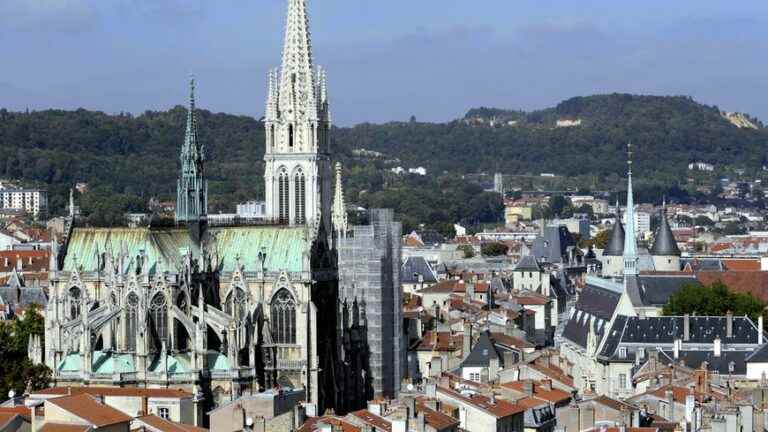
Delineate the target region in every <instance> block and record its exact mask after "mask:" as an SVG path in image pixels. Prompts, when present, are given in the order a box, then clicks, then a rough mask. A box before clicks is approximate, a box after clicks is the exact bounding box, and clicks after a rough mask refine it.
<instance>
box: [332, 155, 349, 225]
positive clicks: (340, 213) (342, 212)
mask: <svg viewBox="0 0 768 432" xmlns="http://www.w3.org/2000/svg"><path fill="white" fill-rule="evenodd" d="M331 214H332V219H333V226H334V228H335V229H336V232H338V233H339V235H344V233H346V232H347V207H346V204H345V203H344V189H343V186H342V182H341V162H336V190H335V191H334V195H333V208H332V209H331Z"/></svg>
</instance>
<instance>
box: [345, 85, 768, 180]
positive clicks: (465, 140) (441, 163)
mask: <svg viewBox="0 0 768 432" xmlns="http://www.w3.org/2000/svg"><path fill="white" fill-rule="evenodd" d="M744 117H745V118H746V119H749V120H751V121H752V122H753V123H754V124H755V126H757V129H752V128H748V127H742V128H739V127H737V126H735V125H734V124H733V123H732V122H730V121H729V120H727V119H726V118H725V117H724V116H723V115H721V113H720V111H719V110H718V109H717V108H716V107H709V106H705V105H701V104H699V103H696V102H695V101H693V100H692V99H690V98H688V97H657V96H633V95H625V94H611V95H599V96H589V97H576V98H572V99H569V100H566V101H564V102H562V103H560V104H559V105H558V106H556V107H554V108H549V109H545V110H541V111H534V112H522V111H510V110H501V109H494V108H478V109H473V110H470V111H469V112H468V113H467V115H466V116H465V117H464V118H463V119H461V120H457V121H454V122H451V123H448V124H423V123H414V122H412V123H391V124H385V125H367V124H364V125H359V126H357V127H355V128H352V129H349V130H344V131H342V133H341V134H340V135H341V136H342V137H343V139H344V140H345V141H349V142H356V143H358V144H357V145H358V146H361V147H364V148H366V149H369V150H375V151H379V152H382V153H384V154H385V155H387V156H390V155H391V156H397V157H399V158H400V159H403V160H404V162H405V163H406V164H411V165H412V164H424V165H425V166H429V167H432V168H433V169H436V170H439V171H443V170H447V171H458V172H478V171H493V170H498V171H500V172H504V173H509V174H512V173H520V174H522V173H530V174H534V175H536V174H538V173H541V172H549V173H555V174H559V175H567V176H573V175H579V174H595V175H598V176H604V175H608V174H610V173H616V172H621V171H622V167H623V166H624V160H625V158H626V152H625V150H626V149H625V146H626V144H627V143H628V142H632V143H633V145H634V147H635V151H636V154H635V159H636V164H637V169H638V172H639V174H641V175H643V174H647V175H649V176H653V177H656V178H659V179H664V181H666V182H671V181H674V180H678V181H679V180H682V179H681V178H680V176H681V173H682V172H684V171H685V167H686V165H687V164H688V163H689V162H691V161H694V160H695V161H704V162H710V163H714V164H716V165H718V166H720V167H723V166H739V167H743V168H747V169H750V168H752V169H758V168H759V167H760V166H761V165H762V162H764V159H765V156H766V145H767V144H768V130H765V129H763V128H762V125H761V124H760V123H759V122H758V121H757V120H754V119H750V118H749V117H747V116H744ZM558 122H560V125H561V126H560V127H558Z"/></svg>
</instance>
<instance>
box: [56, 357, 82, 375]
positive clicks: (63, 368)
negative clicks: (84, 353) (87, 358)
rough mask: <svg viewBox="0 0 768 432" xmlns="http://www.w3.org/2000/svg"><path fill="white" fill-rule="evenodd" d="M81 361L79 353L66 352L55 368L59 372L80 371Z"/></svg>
mask: <svg viewBox="0 0 768 432" xmlns="http://www.w3.org/2000/svg"><path fill="white" fill-rule="evenodd" d="M82 365H83V362H82V359H81V358H80V354H76V353H74V354H68V355H67V356H66V357H64V359H62V360H61V362H59V366H58V367H57V369H58V370H59V371H60V372H80V371H82V370H83V367H82Z"/></svg>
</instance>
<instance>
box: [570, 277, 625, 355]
mask: <svg viewBox="0 0 768 432" xmlns="http://www.w3.org/2000/svg"><path fill="white" fill-rule="evenodd" d="M620 298H621V294H620V293H618V292H616V291H612V290H609V289H605V288H601V287H597V286H593V285H589V284H588V285H587V286H585V287H584V289H583V290H582V291H581V295H580V296H579V300H578V301H577V302H576V306H575V307H574V308H573V310H572V313H571V316H570V317H569V318H568V322H567V323H566V324H565V330H564V331H563V337H564V338H566V339H568V340H569V341H571V342H573V343H575V344H576V345H578V346H580V347H582V348H586V346H587V333H589V326H590V325H591V324H592V322H593V320H597V326H596V327H597V328H596V336H597V338H598V341H599V340H600V339H601V338H602V335H603V333H604V332H605V331H606V327H607V326H608V323H609V322H610V321H611V318H613V313H614V311H615V310H616V306H617V305H618V304H619V299H620Z"/></svg>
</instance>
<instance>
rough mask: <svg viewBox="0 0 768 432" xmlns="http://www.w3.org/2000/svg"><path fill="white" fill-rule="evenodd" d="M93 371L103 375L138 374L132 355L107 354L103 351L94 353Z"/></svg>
mask: <svg viewBox="0 0 768 432" xmlns="http://www.w3.org/2000/svg"><path fill="white" fill-rule="evenodd" d="M91 370H92V371H93V372H95V373H103V374H113V373H128V372H136V368H135V367H134V366H133V356H132V355H131V354H116V353H105V352H102V351H94V352H93V367H92V369H91Z"/></svg>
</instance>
